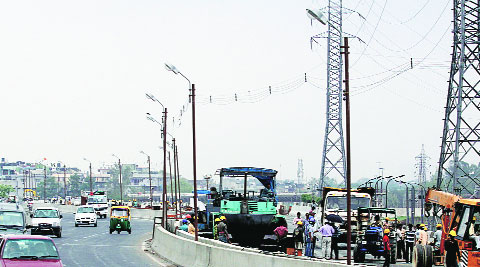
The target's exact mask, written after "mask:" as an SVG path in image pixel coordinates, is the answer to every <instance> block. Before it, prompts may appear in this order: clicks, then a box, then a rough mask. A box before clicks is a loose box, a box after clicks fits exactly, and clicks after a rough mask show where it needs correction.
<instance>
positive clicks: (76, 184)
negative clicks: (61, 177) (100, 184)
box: [68, 174, 90, 196]
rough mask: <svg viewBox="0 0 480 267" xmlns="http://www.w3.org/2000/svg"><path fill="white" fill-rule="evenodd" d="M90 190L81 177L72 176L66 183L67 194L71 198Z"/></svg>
mask: <svg viewBox="0 0 480 267" xmlns="http://www.w3.org/2000/svg"><path fill="white" fill-rule="evenodd" d="M88 190H90V185H89V183H88V182H86V181H85V180H84V179H83V177H82V176H80V175H78V174H74V175H72V176H70V179H69V181H68V193H69V194H70V195H72V196H80V195H81V193H82V191H88Z"/></svg>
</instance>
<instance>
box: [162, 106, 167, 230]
mask: <svg viewBox="0 0 480 267" xmlns="http://www.w3.org/2000/svg"><path fill="white" fill-rule="evenodd" d="M162 128H163V190H162V191H163V192H162V206H163V208H162V226H163V228H165V227H166V225H167V210H168V207H167V108H164V109H163V127H162Z"/></svg>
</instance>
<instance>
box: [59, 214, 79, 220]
mask: <svg viewBox="0 0 480 267" xmlns="http://www.w3.org/2000/svg"><path fill="white" fill-rule="evenodd" d="M74 214H75V213H74ZM61 218H63V215H60V219H61Z"/></svg>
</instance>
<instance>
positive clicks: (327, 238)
mask: <svg viewBox="0 0 480 267" xmlns="http://www.w3.org/2000/svg"><path fill="white" fill-rule="evenodd" d="M319 232H320V234H321V235H322V253H321V254H320V255H321V256H322V257H323V258H325V259H327V258H328V259H331V250H332V236H333V233H335V229H334V228H333V227H332V226H331V225H330V224H329V223H328V222H326V223H325V225H324V226H322V227H321V228H320V230H319Z"/></svg>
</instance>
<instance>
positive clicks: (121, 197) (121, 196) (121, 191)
mask: <svg viewBox="0 0 480 267" xmlns="http://www.w3.org/2000/svg"><path fill="white" fill-rule="evenodd" d="M112 156H113V157H115V158H117V159H118V170H119V172H118V173H119V183H120V205H123V189H122V162H121V161H120V158H119V157H117V156H115V154H112Z"/></svg>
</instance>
